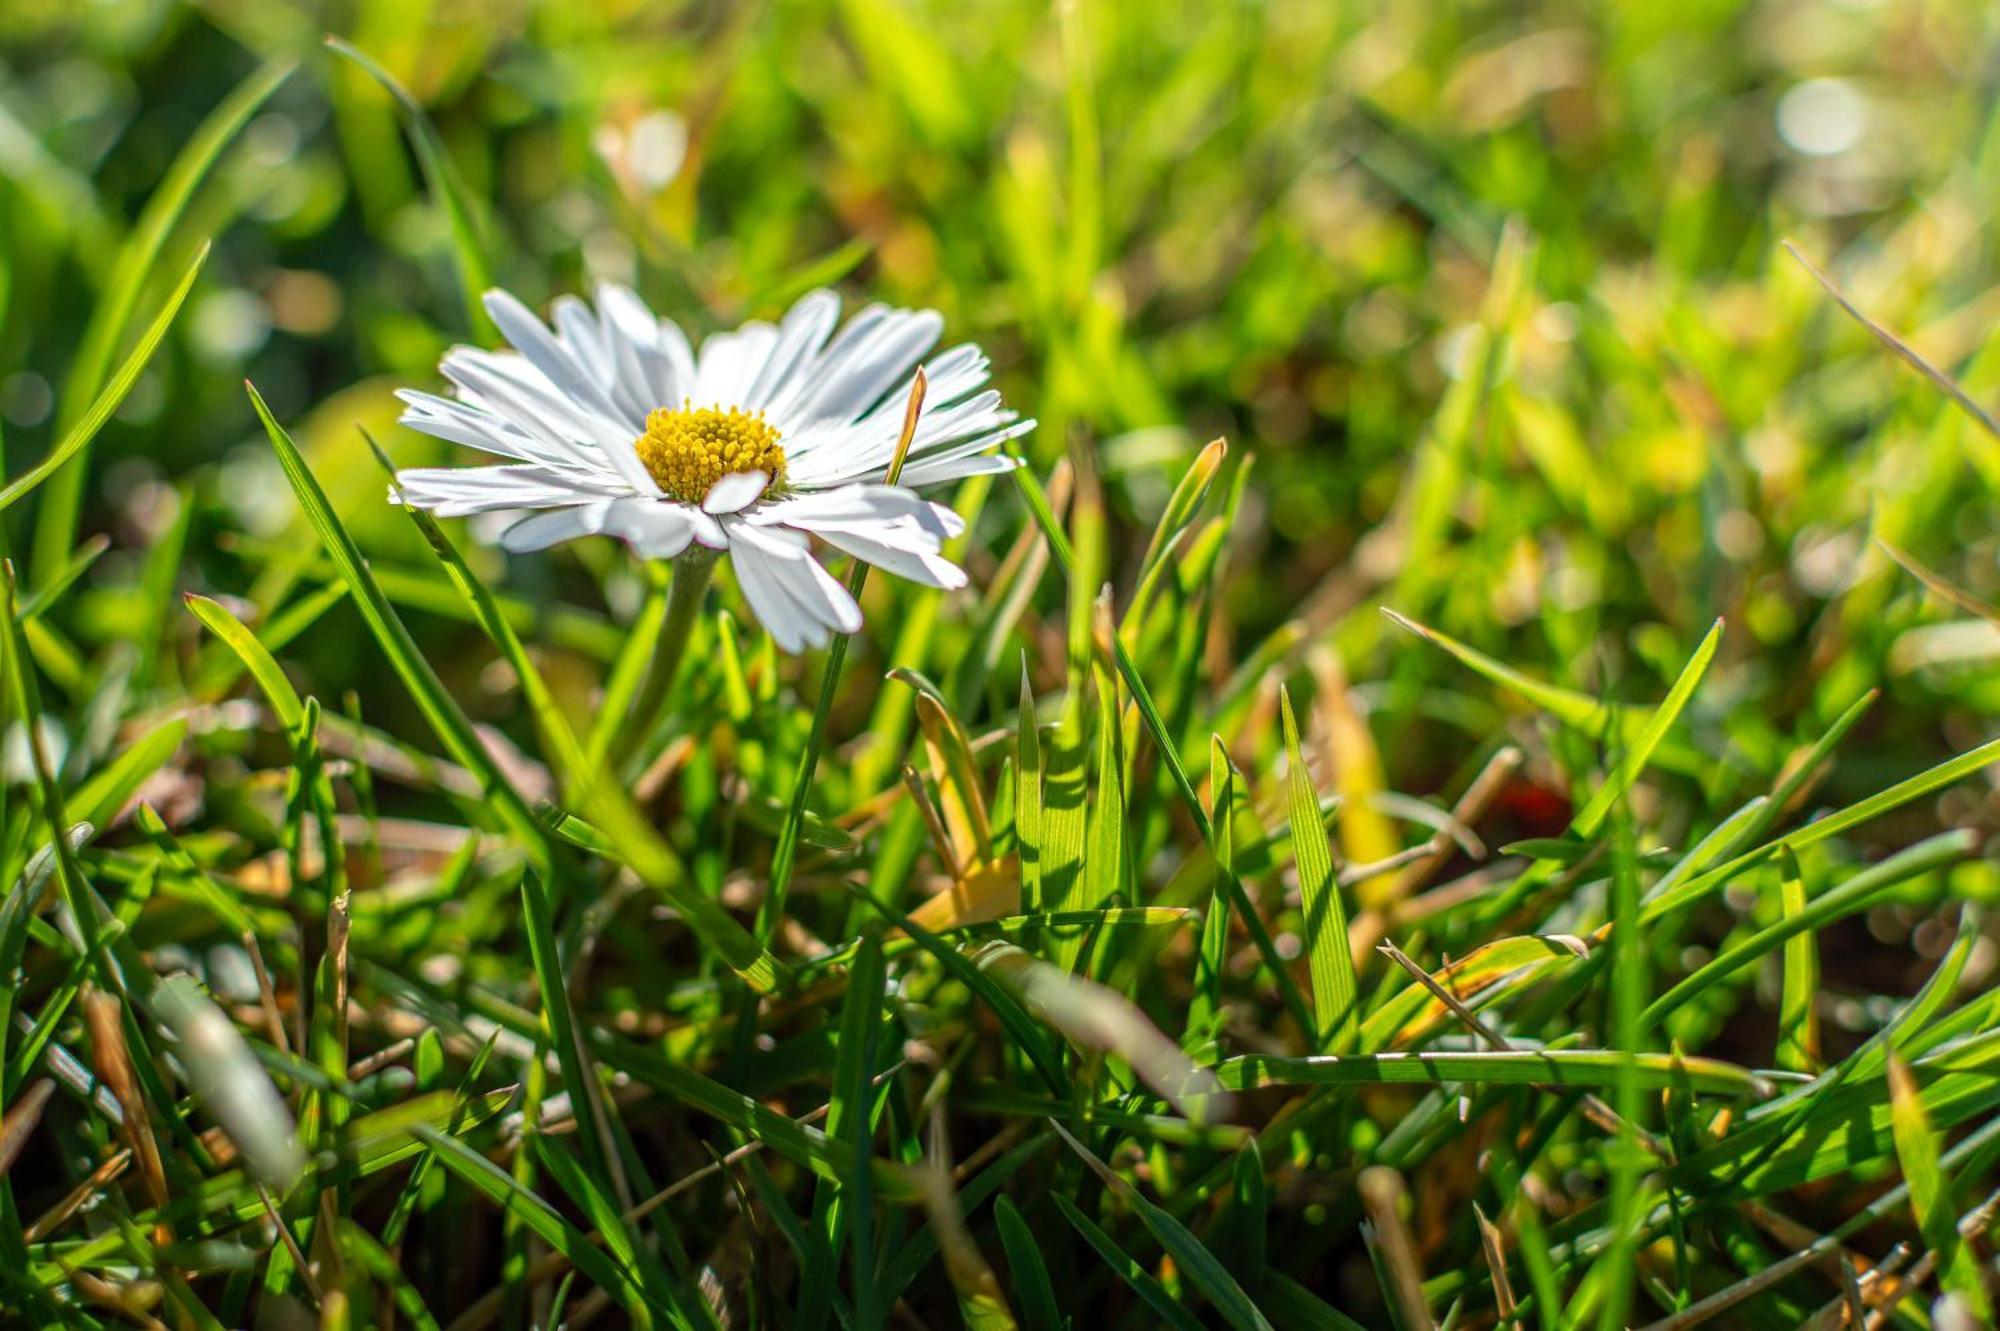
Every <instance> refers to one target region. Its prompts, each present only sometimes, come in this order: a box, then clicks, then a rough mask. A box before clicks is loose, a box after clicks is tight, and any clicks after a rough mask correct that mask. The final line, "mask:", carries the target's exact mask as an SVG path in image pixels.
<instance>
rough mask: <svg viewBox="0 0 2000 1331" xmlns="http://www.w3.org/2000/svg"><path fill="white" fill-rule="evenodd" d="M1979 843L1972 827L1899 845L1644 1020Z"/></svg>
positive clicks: (1684, 984)
mask: <svg viewBox="0 0 2000 1331" xmlns="http://www.w3.org/2000/svg"><path fill="white" fill-rule="evenodd" d="M1977 848H1978V839H1977V837H1975V836H1974V835H1973V834H1972V833H1971V832H1969V831H1956V832H1943V833H1940V834H1939V835H1937V836H1934V837H1930V838H1928V839H1927V840H1924V841H1920V842H1918V843H1917V844H1916V845H1914V846H1911V847H1910V848H1909V849H1908V850H1904V851H1899V852H1898V853H1897V854H1895V855H1892V856H1890V857H1889V858H1888V859H1886V860H1884V861H1882V862H1881V863H1880V864H1875V865H1870V866H1869V867H1868V868H1866V869H1863V870H1861V871H1860V872H1859V873H1856V874H1855V875H1853V876H1852V877H1850V878H1849V879H1848V880H1847V881H1846V882H1844V883H1842V884H1840V886H1838V887H1835V888H1832V889H1830V890H1829V891H1826V892H1823V893H1821V894H1820V895H1819V896H1817V897H1815V898H1813V900H1812V901H1810V902H1808V903H1807V904H1806V906H1805V908H1804V909H1802V910H1800V911H1799V912H1797V913H1796V914H1793V915H1789V916H1786V917H1785V918H1783V919H1781V920H1778V921H1777V922H1776V923H1774V924H1770V925H1767V926H1766V927H1764V928H1762V929H1759V930H1758V931H1757V932H1756V933H1754V934H1752V935H1751V936H1750V937H1748V938H1746V939H1744V940H1743V941H1741V942H1739V943H1737V944H1735V945H1734V946H1732V947H1729V948H1726V949H1724V950H1723V952H1722V953H1721V954H1720V955H1719V956H1717V957H1716V958H1715V959H1714V960H1712V961H1710V962H1709V963H1708V964H1707V965H1705V966H1703V967H1701V968H1700V969H1699V970H1697V971H1695V973H1694V974H1692V975H1690V976H1688V977H1687V978H1686V979H1684V980H1682V981H1681V982H1680V983H1679V984H1677V985H1675V986H1674V987H1673V988H1672V989H1669V990H1668V991H1667V992H1666V993H1664V994H1662V995H1660V996H1659V997H1658V998H1656V999H1654V1000H1653V1001H1652V1003H1651V1004H1650V1005H1648V1006H1647V1008H1646V1011H1645V1014H1644V1016H1643V1018H1642V1021H1643V1022H1644V1024H1645V1025H1646V1026H1647V1027H1649V1028H1650V1027H1652V1026H1655V1025H1657V1024H1658V1023H1659V1022H1660V1021H1661V1019H1662V1018H1664V1017H1666V1016H1667V1014H1668V1013H1670V1012H1673V1011H1674V1010H1675V1009H1677V1008H1679V1007H1680V1006H1681V1005H1682V1004H1683V1003H1686V1002H1688V1001H1689V1000H1691V999H1693V998H1695V997H1696V996H1698V995H1699V994H1701V993H1702V991H1703V990H1705V989H1707V988H1708V987H1709V986H1710V985H1713V984H1716V983H1719V982H1720V981H1722V980H1725V979H1727V978H1728V977H1729V976H1731V975H1734V974H1735V973H1736V972H1737V971H1739V970H1742V969H1743V968H1744V967H1745V966H1748V965H1750V964H1751V963H1752V962H1754V961H1756V960H1757V959H1758V958H1759V957H1762V956H1764V955H1765V954H1767V953H1769V952H1772V951H1774V950H1776V949H1777V948H1778V947H1779V946H1780V945H1782V944H1783V943H1784V942H1785V941H1786V940H1787V939H1789V938H1793V937H1796V936H1798V935H1800V934H1803V933H1806V932H1808V931H1810V930H1813V929H1817V928H1819V927H1820V926H1821V925H1823V924H1825V923H1827V922H1828V921H1829V920H1837V919H1839V918H1841V917H1842V916H1844V915H1848V914H1851V913H1853V912H1854V911H1857V910H1860V909H1862V908H1864V907H1865V906H1867V905H1868V903H1869V902H1870V901H1871V900H1873V899H1874V898H1875V897H1876V896H1877V895H1878V894H1880V893H1882V892H1885V891H1887V890H1888V889H1889V888H1891V887H1893V886H1895V885H1896V884H1897V883H1901V882H1904V881H1906V880H1908V879H1911V878H1915V877H1917V876H1918V875H1920V874H1926V873H1930V872H1931V871H1933V870H1935V869H1940V868H1943V867H1944V866H1945V865H1947V864H1951V863H1953V862H1954V861H1957V860H1960V859H1963V858H1964V857H1965V856H1967V855H1970V854H1971V853H1972V852H1973V851H1974V850H1976V849H1977Z"/></svg>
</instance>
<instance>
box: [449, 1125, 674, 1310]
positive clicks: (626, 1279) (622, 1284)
mask: <svg viewBox="0 0 2000 1331" xmlns="http://www.w3.org/2000/svg"><path fill="white" fill-rule="evenodd" d="M410 1132H411V1134H412V1135H414V1136H415V1137H416V1138H417V1139H418V1140H419V1141H421V1142H422V1143H423V1144H424V1145H426V1146H428V1147H430V1148H431V1158H432V1159H434V1160H436V1161H437V1162H438V1163H439V1164H442V1165H443V1166H444V1167H445V1168H446V1169H449V1170H450V1171H451V1172H452V1173H453V1174H456V1175H457V1176H458V1177H459V1178H460V1179H461V1180H462V1181H464V1182H465V1183H468V1184H470V1185H471V1186H472V1187H473V1188H474V1189H475V1190H477V1191H478V1192H480V1193H481V1194H483V1195H484V1196H485V1197H486V1198H487V1200H489V1201H491V1202H493V1203H494V1204H495V1205H497V1206H499V1207H500V1208H501V1209H502V1210H504V1211H506V1212H507V1213H508V1214H509V1215H513V1216H517V1217H519V1218H520V1220H521V1222H522V1223H523V1224H525V1225H526V1226H527V1227H528V1229H529V1230H530V1231H532V1232H533V1233H534V1235H535V1237H537V1238H539V1239H541V1240H542V1242H544V1243H546V1244H548V1245H549V1247H551V1248H553V1249H554V1250H555V1251H557V1252H559V1253H561V1254H562V1255H563V1256H564V1257H566V1258H568V1259H569V1262H570V1265H572V1266H574V1267H575V1268H576V1269H577V1270H579V1271H581V1272H582V1273H583V1274H584V1275H586V1276H588V1277H589V1278H590V1279H592V1280H594V1281H596V1282H597V1287H598V1288H599V1289H601V1290H603V1291H604V1292H605V1293H606V1294H609V1295H610V1296H611V1297H612V1298H614V1299H617V1300H618V1301H619V1302H620V1303H621V1304H623V1305H624V1306H625V1307H627V1308H638V1307H648V1306H650V1305H649V1304H648V1302H647V1300H646V1295H645V1291H644V1290H643V1289H641V1288H640V1287H639V1283H638V1279H637V1277H636V1276H634V1275H633V1274H632V1273H631V1272H630V1271H627V1270H626V1269H625V1268H623V1267H621V1266H619V1265H618V1264H617V1263H616V1262H614V1261H612V1260H611V1258H610V1257H609V1256H608V1255H607V1254H606V1253H605V1252H604V1250H603V1249H601V1248H599V1247H598V1246H597V1245H596V1244H594V1243H592V1242H591V1241H590V1240H589V1238H587V1237H586V1236H585V1235H584V1234H583V1233H582V1231H580V1230H578V1229H577V1228H576V1226H574V1225H572V1224H570V1222H569V1221H567V1220H565V1219H563V1217H562V1216H561V1215H560V1214H559V1213H558V1212H557V1211H556V1209H555V1208H554V1207H552V1206H550V1205H549V1204H548V1203H547V1202H546V1201H544V1200H542V1198H541V1197H540V1196H538V1195H537V1194H535V1193H534V1192H531V1191H529V1190H528V1189H527V1188H524V1187H522V1186H521V1185H520V1184H519V1183H517V1182H516V1181H515V1180H514V1176H513V1175H511V1174H509V1173H508V1172H507V1171H506V1170H504V1169H502V1168H500V1166H498V1165H496V1164H494V1163H493V1162H492V1161H491V1160H488V1159H487V1158H486V1157H485V1156H483V1155H481V1154H480V1153H479V1152H477V1151H475V1150H473V1149H472V1148H471V1147H469V1146H467V1145H466V1144H465V1143H464V1142H462V1141H459V1140H458V1139H457V1138H456V1137H452V1136H448V1135H446V1134H445V1133H442V1132H440V1131H438V1130H437V1129H436V1128H434V1127H431V1126H430V1125H429V1124H427V1123H419V1124H416V1125H414V1126H413V1127H412V1128H411V1129H410ZM655 1311H658V1312H661V1313H662V1314H663V1315H664V1314H665V1310H664V1309H656V1310H655Z"/></svg>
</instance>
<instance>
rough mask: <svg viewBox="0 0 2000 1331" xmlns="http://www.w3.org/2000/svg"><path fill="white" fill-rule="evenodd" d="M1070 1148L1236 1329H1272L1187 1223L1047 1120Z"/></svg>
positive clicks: (1259, 1330) (1246, 1330)
mask: <svg viewBox="0 0 2000 1331" xmlns="http://www.w3.org/2000/svg"><path fill="white" fill-rule="evenodd" d="M1051 1126H1053V1127H1054V1128H1055V1130H1056V1132H1057V1133H1058V1134H1060V1135H1061V1137H1062V1139H1063V1140H1064V1141H1066V1142H1068V1143H1069V1146H1070V1149H1071V1150H1073V1151H1075V1152H1076V1153H1077V1154H1078V1155H1079V1156H1081V1157H1082V1158H1083V1162H1084V1163H1085V1164H1086V1165H1089V1166H1090V1169H1091V1172H1092V1173H1094V1174H1096V1175H1097V1177H1098V1178H1100V1179H1102V1180H1103V1182H1104V1186H1105V1187H1107V1188H1109V1189H1111V1190H1112V1191H1113V1192H1114V1193H1116V1194H1118V1196H1119V1198H1120V1199H1121V1200H1123V1201H1124V1202H1125V1203H1126V1204H1127V1205H1128V1206H1130V1207H1131V1208H1132V1209H1133V1210H1134V1211H1136V1212H1138V1215H1139V1219H1140V1221H1141V1222H1142V1223H1143V1224H1144V1225H1145V1226H1146V1228H1147V1230H1148V1231H1149V1232H1150V1233H1151V1234H1152V1236H1153V1238H1154V1240H1155V1241H1156V1242H1158V1243H1159V1245H1160V1246H1161V1247H1162V1248H1164V1249H1165V1250H1166V1252H1167V1254H1168V1256H1170V1257H1172V1258H1173V1259H1174V1264H1175V1265H1176V1266H1177V1267H1179V1268H1180V1270H1181V1273H1182V1274H1183V1275H1185V1276H1186V1277H1187V1278H1188V1279H1189V1280H1191V1281H1192V1282H1194V1285H1195V1287H1196V1288H1197V1289H1199V1290H1200V1291H1201V1292H1202V1293H1203V1294H1205V1295H1206V1296H1207V1297H1208V1301H1209V1302H1210V1303H1211V1304H1213V1305H1214V1307H1215V1310H1216V1312H1217V1313H1219V1314H1221V1316H1222V1319H1223V1320H1224V1321H1225V1322H1227V1323H1229V1325H1231V1326H1233V1327H1235V1328H1236V1331H1273V1329H1272V1327H1271V1323H1270V1322H1269V1321H1268V1320H1267V1319H1266V1318H1265V1316H1264V1314H1263V1313H1262V1312H1260V1311H1258V1309H1257V1305H1256V1304H1255V1303H1252V1302H1251V1301H1250V1296H1249V1295H1248V1294H1245V1293H1244V1292H1243V1287H1242V1286H1241V1285H1239V1284H1237V1283H1236V1277H1235V1276H1232V1275H1230V1274H1229V1270H1228V1268H1227V1267H1225V1266H1224V1265H1223V1264H1222V1263H1221V1261H1220V1260H1218V1259H1217V1258H1216V1255H1215V1254H1214V1253H1212V1252H1210V1251H1209V1250H1208V1248H1207V1246H1206V1245H1204V1244H1203V1243H1202V1241H1201V1240H1200V1239H1198V1238H1196V1237H1195V1236H1194V1234H1193V1233H1192V1232H1191V1231H1189V1229H1188V1228H1187V1226H1185V1225H1183V1224H1181V1222H1180V1221H1178V1220H1176V1219H1174V1218H1173V1216H1171V1215H1169V1214H1168V1213H1167V1212H1166V1211H1164V1210H1162V1209H1161V1208H1159V1207H1157V1206H1155V1205H1154V1204H1153V1203H1151V1202H1149V1201H1147V1200H1146V1198H1145V1197H1143V1196H1141V1195H1140V1193H1139V1190H1138V1189H1137V1188H1134V1187H1133V1186H1132V1185H1131V1184H1129V1183H1127V1182H1126V1181H1125V1180H1124V1179H1123V1178H1121V1177H1119V1175H1118V1173H1117V1172H1116V1171H1115V1170H1113V1169H1112V1168H1111V1167H1110V1166H1109V1165H1106V1164H1105V1163H1104V1162H1103V1161H1102V1160H1099V1159H1098V1158H1097V1157H1096V1156H1095V1155H1093V1154H1091V1152H1090V1150H1089V1149H1088V1148H1087V1147H1085V1146H1084V1144H1083V1143H1082V1142H1080V1141H1078V1140H1077V1139H1076V1138H1074V1137H1072V1136H1070V1134H1069V1133H1068V1132H1067V1131H1065V1130H1064V1128H1063V1126H1062V1125H1061V1124H1060V1123H1054V1122H1053V1121H1052V1122H1051Z"/></svg>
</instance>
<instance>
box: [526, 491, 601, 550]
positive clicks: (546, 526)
mask: <svg viewBox="0 0 2000 1331" xmlns="http://www.w3.org/2000/svg"><path fill="white" fill-rule="evenodd" d="M610 505H611V501H610V500H604V499H600V500H598V501H597V502H595V503H590V504H578V505H577V506H576V507H574V508H552V509H549V510H547V511H546V512H542V513H537V514H535V515H534V516H532V517H527V518H523V519H521V520H520V521H519V522H517V523H515V524H514V525H513V526H511V527H509V528H508V529H507V530H506V531H504V532H502V533H501V534H500V548H501V549H503V550H507V551H510V552H512V553H514V554H517V555H518V554H526V553H528V552H529V551H531V550H546V549H547V548H548V547H550V546H552V545H555V544H557V543H558V542H561V541H573V540H575V539H576V538H577V537H579V536H589V535H592V534H594V533H595V532H596V531H597V529H598V524H599V523H601V522H602V521H603V520H604V514H605V510H606V509H608V508H609V507H610Z"/></svg>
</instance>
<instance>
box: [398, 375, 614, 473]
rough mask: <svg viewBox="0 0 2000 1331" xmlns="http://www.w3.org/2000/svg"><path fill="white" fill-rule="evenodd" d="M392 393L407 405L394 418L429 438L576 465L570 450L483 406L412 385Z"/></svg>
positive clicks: (499, 453)
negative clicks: (546, 441)
mask: <svg viewBox="0 0 2000 1331" xmlns="http://www.w3.org/2000/svg"><path fill="white" fill-rule="evenodd" d="M396 396H397V397H399V398H401V399H403V401H404V403H406V404H407V406H406V409H405V410H404V412H403V414H402V415H401V416H399V417H397V421H398V422H399V423H400V424H403V425H407V426H409V427H410V428H411V429H412V430H420V431H422V432H423V433H425V434H427V435H430V436H432V437H433V438H436V439H443V440H446V441H447V442H449V443H454V444H463V445H465V446H466V447H467V448H476V449H478V450H479V451H480V452H482V453H492V454H495V455H496V456H499V457H503V458H514V459H516V460H518V461H521V462H539V463H541V464H543V465H544V466H550V465H557V464H558V462H560V464H561V465H566V466H576V465H580V464H579V463H578V462H577V459H576V457H575V454H574V453H573V452H572V451H571V450H568V449H564V450H562V451H561V452H560V453H559V454H558V453H557V452H556V451H555V450H552V449H550V448H548V447H547V446H546V445H544V444H542V443H541V442H540V441H539V440H536V439H534V438H531V437H530V436H528V435H527V434H525V433H524V432H522V431H521V430H520V429H518V428H516V427H515V426H514V425H513V424H512V423H511V422H509V421H507V420H505V419H504V418H502V417H500V416H496V415H494V414H493V413H492V412H490V411H487V410H486V409H485V408H484V407H475V406H473V405H472V404H471V403H469V402H454V401H453V400H451V399H450V398H444V397H438V396H437V395H436V394H433V393H421V392H418V391H417V390H416V389H414V388H399V389H397V390H396Z"/></svg>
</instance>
